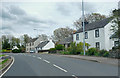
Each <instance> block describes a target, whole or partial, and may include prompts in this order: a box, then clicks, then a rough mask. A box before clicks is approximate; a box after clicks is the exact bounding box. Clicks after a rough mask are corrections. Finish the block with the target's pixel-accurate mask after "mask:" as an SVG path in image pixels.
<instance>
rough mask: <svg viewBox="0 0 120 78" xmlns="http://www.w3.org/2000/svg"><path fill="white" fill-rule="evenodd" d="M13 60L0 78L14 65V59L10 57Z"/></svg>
mask: <svg viewBox="0 0 120 78" xmlns="http://www.w3.org/2000/svg"><path fill="white" fill-rule="evenodd" d="M12 58H13V61H12V63H11V64H10V66H9V67H8V68H7V69H6V70H5V71H4V72H3V73H2V74H1V75H0V78H1V77H2V76H3V75H4V74H5V73H6V72H7V71H8V70H9V69H10V68H11V66H12V65H13V64H14V62H15V59H14V57H12Z"/></svg>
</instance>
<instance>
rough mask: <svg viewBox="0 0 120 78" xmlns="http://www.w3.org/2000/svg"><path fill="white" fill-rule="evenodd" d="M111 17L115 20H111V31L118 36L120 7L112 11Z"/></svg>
mask: <svg viewBox="0 0 120 78" xmlns="http://www.w3.org/2000/svg"><path fill="white" fill-rule="evenodd" d="M112 18H114V19H115V20H114V21H113V22H114V23H115V24H114V25H112V27H113V31H114V32H116V33H117V36H118V38H120V9H118V10H117V9H115V10H113V11H112Z"/></svg>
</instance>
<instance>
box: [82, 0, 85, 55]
mask: <svg viewBox="0 0 120 78" xmlns="http://www.w3.org/2000/svg"><path fill="white" fill-rule="evenodd" d="M84 22H85V21H84V2H83V0H82V25H83V50H84V55H85V23H84Z"/></svg>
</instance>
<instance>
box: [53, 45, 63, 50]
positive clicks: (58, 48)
mask: <svg viewBox="0 0 120 78" xmlns="http://www.w3.org/2000/svg"><path fill="white" fill-rule="evenodd" d="M55 48H56V50H64V49H65V47H64V46H63V45H62V44H58V45H56V46H55Z"/></svg>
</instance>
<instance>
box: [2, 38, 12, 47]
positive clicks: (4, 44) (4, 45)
mask: <svg viewBox="0 0 120 78" xmlns="http://www.w3.org/2000/svg"><path fill="white" fill-rule="evenodd" d="M8 48H10V43H9V39H5V40H4V41H2V49H8Z"/></svg>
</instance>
